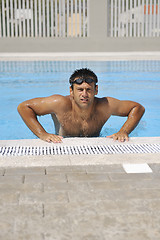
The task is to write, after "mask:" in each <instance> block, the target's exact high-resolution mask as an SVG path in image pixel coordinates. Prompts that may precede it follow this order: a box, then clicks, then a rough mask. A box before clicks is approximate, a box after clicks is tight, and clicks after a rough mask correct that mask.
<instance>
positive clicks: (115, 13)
mask: <svg viewBox="0 0 160 240" xmlns="http://www.w3.org/2000/svg"><path fill="white" fill-rule="evenodd" d="M110 36H111V37H159V36H160V0H110Z"/></svg>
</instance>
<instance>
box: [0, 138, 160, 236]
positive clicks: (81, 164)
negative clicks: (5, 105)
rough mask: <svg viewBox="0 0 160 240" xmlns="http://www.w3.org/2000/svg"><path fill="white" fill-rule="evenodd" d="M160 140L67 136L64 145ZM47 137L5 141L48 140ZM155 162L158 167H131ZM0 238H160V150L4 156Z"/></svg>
mask: <svg viewBox="0 0 160 240" xmlns="http://www.w3.org/2000/svg"><path fill="white" fill-rule="evenodd" d="M100 142H101V144H104V143H106V144H133V143H144V142H148V143H160V138H149V139H148V138H147V139H146V138H131V139H130V141H129V143H117V142H114V141H112V140H110V139H106V138H104V139H102V138H96V139H79V138H78V139H64V141H63V143H62V145H71V144H72V145H73V143H74V144H75V143H76V145H77V144H80V145H81V144H82V143H83V144H99V143H100ZM47 144H48V143H44V142H42V141H40V140H20V141H0V146H13V145H14V146H16V145H24V146H31V145H34V146H35V145H37V146H38V145H47ZM123 163H130V164H132V163H148V165H149V166H150V168H151V169H152V172H151V173H131V174H129V173H126V172H125V170H124V168H123ZM0 179H1V181H0V195H1V197H0V229H1V231H0V239H5V240H32V239H33V240H35V239H36V240H70V239H73V240H111V239H112V240H125V239H126V240H159V239H160V227H159V223H160V154H159V153H155V154H111V155H110V154H109V155H105V154H102V155H89V156H88V155H65V156H64V155H63V156H62V155H59V156H58V155H57V156H20V157H0Z"/></svg>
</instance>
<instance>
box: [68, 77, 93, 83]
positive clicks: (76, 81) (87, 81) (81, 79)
mask: <svg viewBox="0 0 160 240" xmlns="http://www.w3.org/2000/svg"><path fill="white" fill-rule="evenodd" d="M83 82H86V83H92V82H95V81H94V80H93V79H92V78H78V79H76V80H74V82H71V84H74V83H76V84H82V83H83Z"/></svg>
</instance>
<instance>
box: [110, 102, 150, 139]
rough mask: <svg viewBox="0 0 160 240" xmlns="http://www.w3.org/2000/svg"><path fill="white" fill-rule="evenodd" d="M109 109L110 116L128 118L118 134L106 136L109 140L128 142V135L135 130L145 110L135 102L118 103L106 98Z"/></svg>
mask: <svg viewBox="0 0 160 240" xmlns="http://www.w3.org/2000/svg"><path fill="white" fill-rule="evenodd" d="M108 102H109V108H110V111H111V115H116V116H123V117H128V118H127V121H126V122H125V123H124V125H123V126H122V128H121V129H120V130H119V132H117V133H115V134H113V135H111V136H107V137H109V138H113V139H114V140H118V141H121V142H124V141H125V140H126V141H128V139H129V137H128V136H129V134H130V133H131V132H132V131H133V130H134V129H135V127H136V126H137V124H138V123H139V121H140V119H141V118H142V116H143V114H144V112H145V108H144V107H143V106H142V105H141V104H139V103H136V102H132V101H120V100H118V99H114V98H108Z"/></svg>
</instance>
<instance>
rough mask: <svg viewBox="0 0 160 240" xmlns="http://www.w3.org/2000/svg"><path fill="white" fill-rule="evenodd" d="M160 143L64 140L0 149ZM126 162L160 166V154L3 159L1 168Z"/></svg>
mask: <svg viewBox="0 0 160 240" xmlns="http://www.w3.org/2000/svg"><path fill="white" fill-rule="evenodd" d="M142 143H150V144H153V143H157V144H160V137H131V138H130V140H129V142H124V143H120V142H118V141H113V140H112V139H109V138H105V137H103V138H101V137H99V138H64V139H63V143H47V142H44V141H42V140H40V139H21V140H0V146H51V145H55V144H56V145H57V144H58V145H59V144H60V145H61V146H77V145H103V144H104V145H105V144H107V145H117V144H118V145H119V144H124V145H125V144H129V145H130V144H142ZM124 163H160V153H147V154H146V153H135V154H133V153H129V154H128V153H124V154H95V155H85V154H83V155H81V154H80V155H42V156H30V155H29V156H0V167H37V166H73V165H74V166H75V165H76V166H83V165H108V164H124Z"/></svg>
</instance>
